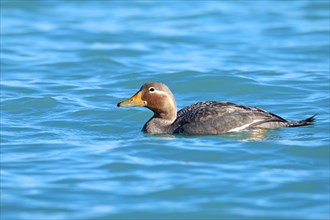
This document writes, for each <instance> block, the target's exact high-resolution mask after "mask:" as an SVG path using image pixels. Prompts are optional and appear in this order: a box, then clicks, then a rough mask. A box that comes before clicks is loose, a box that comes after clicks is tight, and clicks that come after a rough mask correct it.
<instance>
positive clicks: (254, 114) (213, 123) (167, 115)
mask: <svg viewBox="0 0 330 220" xmlns="http://www.w3.org/2000/svg"><path fill="white" fill-rule="evenodd" d="M117 106H118V107H120V106H144V107H147V108H149V109H150V110H152V111H153V112H154V115H153V117H152V118H150V119H149V121H147V123H146V124H145V125H144V126H143V128H142V130H143V131H144V132H147V133H151V134H196V135H202V134H224V133H229V132H237V131H243V130H253V129H273V128H279V127H297V126H304V125H309V124H311V123H312V122H313V121H314V120H315V116H312V117H310V118H307V119H305V120H301V121H287V120H285V119H283V118H281V117H279V116H277V115H275V114H273V113H270V112H267V111H265V110H262V109H260V108H257V107H249V106H242V105H237V104H234V103H230V102H216V101H206V102H198V103H196V104H193V105H190V106H187V107H185V108H183V109H181V110H180V111H178V112H177V110H176V102H175V98H174V96H173V94H172V92H171V90H170V89H169V88H168V87H167V86H166V85H165V84H163V83H160V82H151V83H146V84H144V85H143V86H142V87H141V88H140V90H139V91H138V92H137V93H136V94H135V95H134V96H132V97H131V98H129V99H127V100H125V101H123V102H120V103H118V105H117Z"/></svg>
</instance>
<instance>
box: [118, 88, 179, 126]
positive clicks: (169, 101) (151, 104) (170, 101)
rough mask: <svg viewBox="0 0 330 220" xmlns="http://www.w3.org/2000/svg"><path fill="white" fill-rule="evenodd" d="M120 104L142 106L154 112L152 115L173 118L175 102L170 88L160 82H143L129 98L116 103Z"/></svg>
mask: <svg viewBox="0 0 330 220" xmlns="http://www.w3.org/2000/svg"><path fill="white" fill-rule="evenodd" d="M117 106H118V107H121V106H144V107H147V108H149V109H150V110H152V111H153V112H154V113H155V116H154V117H159V118H164V119H169V120H173V121H174V120H175V119H176V102H175V99H174V96H173V94H172V92H171V90H170V89H169V88H168V87H167V86H166V85H165V84H164V83H160V82H150V83H146V84H144V85H143V86H142V87H141V88H140V90H139V91H138V92H137V93H135V95H133V96H132V97H131V98H129V99H126V100H124V101H122V102H120V103H118V104H117Z"/></svg>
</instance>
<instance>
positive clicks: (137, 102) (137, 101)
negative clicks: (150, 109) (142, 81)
mask: <svg viewBox="0 0 330 220" xmlns="http://www.w3.org/2000/svg"><path fill="white" fill-rule="evenodd" d="M117 106H118V107H122V106H145V102H144V101H143V100H142V93H141V91H139V92H137V93H136V94H135V95H133V96H132V97H131V98H128V99H126V100H124V101H122V102H119V103H118V104H117Z"/></svg>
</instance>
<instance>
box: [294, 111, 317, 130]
mask: <svg viewBox="0 0 330 220" xmlns="http://www.w3.org/2000/svg"><path fill="white" fill-rule="evenodd" d="M315 117H316V114H315V115H313V116H312V117H309V118H307V119H305V120H301V121H289V122H288V127H299V126H306V125H311V124H313V122H314V121H315Z"/></svg>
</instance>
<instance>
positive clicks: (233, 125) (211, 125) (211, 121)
mask: <svg viewBox="0 0 330 220" xmlns="http://www.w3.org/2000/svg"><path fill="white" fill-rule="evenodd" d="M289 123H290V122H288V121H287V120H285V119H283V118H281V117H279V116H277V115H275V114H273V113H270V112H267V111H265V110H262V109H260V108H257V107H250V106H242V105H237V104H234V103H230V102H216V101H207V102H198V103H196V104H193V105H190V106H187V107H185V108H183V109H181V110H180V111H179V112H178V113H177V119H176V120H175V121H174V122H173V124H172V128H173V133H182V134H223V133H227V132H235V131H241V130H247V129H270V128H278V127H285V126H289Z"/></svg>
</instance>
